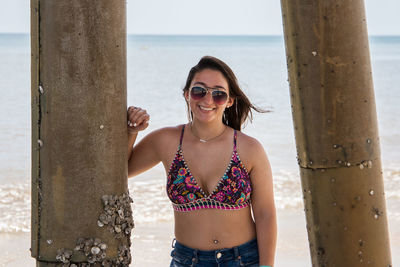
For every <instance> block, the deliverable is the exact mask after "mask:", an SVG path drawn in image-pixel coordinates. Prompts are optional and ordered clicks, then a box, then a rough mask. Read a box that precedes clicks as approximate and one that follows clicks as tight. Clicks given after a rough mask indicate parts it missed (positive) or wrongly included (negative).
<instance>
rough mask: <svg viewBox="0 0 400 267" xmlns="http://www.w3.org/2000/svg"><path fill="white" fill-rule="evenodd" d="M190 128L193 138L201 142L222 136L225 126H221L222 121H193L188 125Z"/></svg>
mask: <svg viewBox="0 0 400 267" xmlns="http://www.w3.org/2000/svg"><path fill="white" fill-rule="evenodd" d="M190 127H191V130H192V133H193V135H194V136H195V137H197V138H200V139H203V140H209V139H213V138H215V137H217V136H219V135H222V134H223V132H224V131H225V129H226V127H227V126H226V125H225V124H223V123H222V121H213V122H207V123H204V122H200V121H197V120H193V121H192V122H191V124H190Z"/></svg>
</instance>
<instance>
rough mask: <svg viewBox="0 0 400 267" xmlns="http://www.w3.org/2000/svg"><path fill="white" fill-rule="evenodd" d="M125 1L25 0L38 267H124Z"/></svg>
mask: <svg viewBox="0 0 400 267" xmlns="http://www.w3.org/2000/svg"><path fill="white" fill-rule="evenodd" d="M125 2H126V1H125V0H113V1H110V0H96V1H93V0H69V1H64V0H31V22H32V24H31V25H32V26H31V40H32V87H31V88H32V244H31V251H32V257H35V258H36V259H37V265H38V266H59V265H60V264H61V263H60V262H64V263H69V262H71V263H74V264H79V263H85V262H86V263H94V264H95V265H101V264H103V265H104V266H127V265H128V264H129V261H130V252H129V246H130V231H131V229H132V227H133V221H132V216H131V215H132V214H131V209H130V198H129V196H128V195H127V194H126V193H127V152H126V145H127V132H126V122H127V119H126V106H127V105H126V3H125ZM71 266H73V265H71ZM80 266H83V265H82V264H80Z"/></svg>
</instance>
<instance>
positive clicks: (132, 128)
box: [127, 107, 161, 178]
mask: <svg viewBox="0 0 400 267" xmlns="http://www.w3.org/2000/svg"><path fill="white" fill-rule="evenodd" d="M127 113H128V114H127V117H128V178H129V177H132V176H135V175H138V174H140V173H142V172H144V171H146V170H148V169H150V168H151V167H153V166H154V165H156V164H157V163H159V162H160V161H161V158H160V155H159V154H158V152H157V150H156V148H157V145H156V143H157V140H158V135H159V132H160V131H154V132H151V133H150V134H148V135H146V136H145V137H144V138H143V139H142V140H141V141H140V142H139V143H138V144H137V145H136V146H134V147H133V145H134V144H135V141H136V137H137V135H138V132H139V131H143V130H144V129H146V128H147V126H148V125H149V124H148V121H149V119H150V116H149V115H148V114H147V112H146V110H144V109H141V108H138V107H129V108H128V112H127Z"/></svg>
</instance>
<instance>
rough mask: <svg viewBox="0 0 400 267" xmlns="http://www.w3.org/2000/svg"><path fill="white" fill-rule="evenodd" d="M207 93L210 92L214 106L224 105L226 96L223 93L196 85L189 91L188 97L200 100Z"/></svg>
mask: <svg viewBox="0 0 400 267" xmlns="http://www.w3.org/2000/svg"><path fill="white" fill-rule="evenodd" d="M209 91H211V96H212V98H213V100H214V103H215V104H217V105H223V104H225V103H226V100H227V99H228V94H227V93H226V92H225V91H222V90H218V89H210V88H204V87H201V86H198V85H196V86H194V87H192V88H191V89H190V97H191V98H192V99H194V100H200V99H202V98H203V97H205V96H206V95H207V93H208V92H209Z"/></svg>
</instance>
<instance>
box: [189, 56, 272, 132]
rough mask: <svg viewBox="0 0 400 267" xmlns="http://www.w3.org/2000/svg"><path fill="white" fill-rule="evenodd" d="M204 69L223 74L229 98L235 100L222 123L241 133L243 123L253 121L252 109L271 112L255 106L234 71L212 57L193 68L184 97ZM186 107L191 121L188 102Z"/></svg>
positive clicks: (205, 58)
mask: <svg viewBox="0 0 400 267" xmlns="http://www.w3.org/2000/svg"><path fill="white" fill-rule="evenodd" d="M204 69H211V70H216V71H219V72H221V73H222V75H223V76H224V77H225V79H226V80H227V82H228V86H229V96H230V97H232V98H233V99H234V103H233V105H232V106H231V107H229V108H226V109H225V111H224V115H223V116H222V122H223V123H224V124H225V125H227V126H230V127H232V128H233V129H236V130H238V131H240V130H241V128H242V125H243V123H245V122H246V120H248V119H249V120H250V121H252V119H253V114H252V111H251V110H252V109H253V110H255V111H257V112H261V113H265V112H270V110H263V109H260V108H258V107H256V106H254V105H253V104H252V103H251V102H250V100H249V99H248V98H247V96H246V95H245V94H244V93H243V91H242V89H240V86H239V84H238V81H237V79H236V76H235V74H234V73H233V71H232V69H231V68H230V67H229V66H228V65H227V64H226V63H225V62H223V61H222V60H220V59H218V58H215V57H212V56H204V57H202V58H201V59H200V61H199V63H197V65H196V66H194V67H193V68H191V70H190V72H189V75H188V77H187V79H186V84H185V87H184V88H183V95H184V96H185V93H186V92H187V91H188V90H189V89H190V84H191V83H192V80H193V78H194V76H195V75H196V73H198V72H200V71H202V70H204ZM186 105H187V108H188V117H189V121H190V120H192V118H193V113H192V112H191V111H190V107H189V103H188V101H186Z"/></svg>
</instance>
